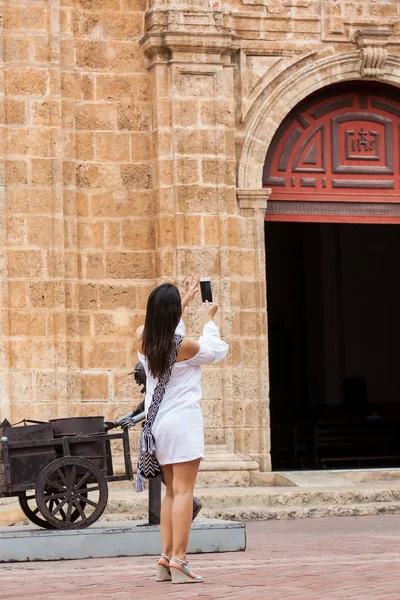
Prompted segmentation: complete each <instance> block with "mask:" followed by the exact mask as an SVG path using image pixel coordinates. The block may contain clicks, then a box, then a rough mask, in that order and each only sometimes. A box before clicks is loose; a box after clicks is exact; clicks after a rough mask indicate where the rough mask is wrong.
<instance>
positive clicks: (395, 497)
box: [107, 482, 400, 515]
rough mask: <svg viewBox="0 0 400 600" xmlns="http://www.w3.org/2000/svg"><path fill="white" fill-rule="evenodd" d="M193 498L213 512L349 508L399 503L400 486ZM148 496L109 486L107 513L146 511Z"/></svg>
mask: <svg viewBox="0 0 400 600" xmlns="http://www.w3.org/2000/svg"><path fill="white" fill-rule="evenodd" d="M195 493H196V496H197V497H198V498H200V499H201V501H202V502H203V504H204V506H205V507H207V508H208V509H213V510H225V509H226V510H228V509H231V508H235V509H239V508H247V507H248V506H252V507H255V506H257V507H259V508H260V509H261V508H262V509H264V508H267V507H268V508H270V507H271V508H272V507H278V508H280V507H287V506H289V507H299V506H300V507H302V506H303V507H304V506H308V505H314V504H332V505H339V506H343V505H350V504H370V503H382V502H400V485H399V484H398V483H397V482H396V483H381V484H358V485H357V486H354V487H351V488H348V487H345V488H331V489H329V490H326V489H321V488H319V489H310V488H307V489H301V488H297V487H291V488H289V487H283V488H277V487H243V488H240V487H234V488H230V487H221V488H196V492H195ZM146 507H147V493H143V494H136V493H135V492H134V491H133V489H132V488H130V489H127V488H125V489H115V488H114V489H113V488H112V487H111V486H110V496H109V501H108V507H107V510H108V512H110V513H117V512H130V513H132V514H135V515H136V511H143V510H146Z"/></svg>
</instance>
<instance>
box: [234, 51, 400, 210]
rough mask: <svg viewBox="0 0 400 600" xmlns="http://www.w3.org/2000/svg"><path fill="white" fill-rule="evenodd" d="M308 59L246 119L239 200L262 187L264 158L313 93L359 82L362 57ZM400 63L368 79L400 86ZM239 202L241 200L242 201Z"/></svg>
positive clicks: (390, 62)
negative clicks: (381, 75)
mask: <svg viewBox="0 0 400 600" xmlns="http://www.w3.org/2000/svg"><path fill="white" fill-rule="evenodd" d="M313 58H314V57H313V56H308V57H306V58H304V59H303V60H301V61H299V62H297V63H295V64H294V65H292V66H291V67H289V68H288V69H287V70H286V71H284V72H283V73H282V74H281V75H279V77H277V78H276V79H275V80H274V81H273V82H272V84H271V83H270V84H269V85H268V87H267V88H266V89H265V90H264V91H263V92H262V93H261V94H260V96H259V97H258V99H257V101H256V102H255V103H254V106H253V108H252V109H251V110H250V111H249V114H248V117H247V119H246V120H247V126H246V129H245V136H244V143H243V147H242V152H241V156H240V160H239V166H238V181H237V188H238V190H239V192H240V193H239V196H240V195H241V196H242V197H243V193H244V190H256V189H260V188H261V187H262V172H263V167H264V161H265V156H266V154H267V151H268V148H269V146H270V144H271V141H272V139H273V137H274V135H275V133H276V131H277V130H278V128H279V126H280V124H281V123H282V121H283V119H284V118H285V117H286V116H287V115H288V114H289V112H290V111H291V110H292V109H293V108H294V107H295V106H296V105H297V104H299V103H300V102H301V101H302V100H304V99H305V98H307V97H308V96H310V95H311V94H312V93H313V92H316V91H318V90H321V89H323V88H325V87H327V86H329V85H332V84H334V83H339V82H346V81H347V82H351V81H359V80H360V79H362V78H361V76H360V54H359V52H356V51H355V52H349V53H346V54H340V55H337V56H330V57H328V58H322V59H320V60H313ZM399 64H400V59H399V58H398V57H397V56H389V57H388V59H387V63H386V75H385V77H384V78H379V79H378V78H373V77H370V78H368V80H369V81H382V82H384V83H388V84H390V85H393V86H396V87H399V86H400V70H399ZM239 202H240V200H239Z"/></svg>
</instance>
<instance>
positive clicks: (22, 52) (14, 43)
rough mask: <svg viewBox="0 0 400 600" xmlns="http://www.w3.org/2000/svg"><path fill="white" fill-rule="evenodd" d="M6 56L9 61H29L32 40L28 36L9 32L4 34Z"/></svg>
mask: <svg viewBox="0 0 400 600" xmlns="http://www.w3.org/2000/svg"><path fill="white" fill-rule="evenodd" d="M4 58H5V59H6V61H7V62H8V63H11V62H16V61H25V62H28V61H29V58H30V41H29V39H27V36H25V35H21V34H19V35H15V34H11V35H10V34H9V33H7V34H6V35H5V36H4Z"/></svg>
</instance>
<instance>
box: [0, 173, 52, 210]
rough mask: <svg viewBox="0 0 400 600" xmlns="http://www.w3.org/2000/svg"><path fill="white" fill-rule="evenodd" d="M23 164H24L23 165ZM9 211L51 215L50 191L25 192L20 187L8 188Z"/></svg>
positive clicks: (25, 190)
mask: <svg viewBox="0 0 400 600" xmlns="http://www.w3.org/2000/svg"><path fill="white" fill-rule="evenodd" d="M24 164H25V163H24ZM7 196H8V198H7V200H8V206H9V210H10V212H11V213H12V214H15V213H41V214H46V213H51V212H52V210H51V209H52V200H53V198H52V191H51V189H43V188H41V189H35V190H27V189H24V188H21V187H18V188H10V189H9V190H8V193H7Z"/></svg>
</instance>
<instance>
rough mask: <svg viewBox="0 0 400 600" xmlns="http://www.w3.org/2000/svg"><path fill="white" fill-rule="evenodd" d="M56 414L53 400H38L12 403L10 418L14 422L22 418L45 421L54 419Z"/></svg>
mask: <svg viewBox="0 0 400 600" xmlns="http://www.w3.org/2000/svg"><path fill="white" fill-rule="evenodd" d="M57 416H59V415H58V411H57V405H56V403H55V402H44V403H42V404H40V403H38V402H32V403H28V404H26V403H22V402H21V404H13V405H12V407H11V420H12V421H13V422H14V423H17V422H19V421H22V419H34V420H37V421H47V420H48V419H55V418H56V417H57Z"/></svg>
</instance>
